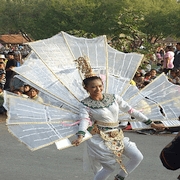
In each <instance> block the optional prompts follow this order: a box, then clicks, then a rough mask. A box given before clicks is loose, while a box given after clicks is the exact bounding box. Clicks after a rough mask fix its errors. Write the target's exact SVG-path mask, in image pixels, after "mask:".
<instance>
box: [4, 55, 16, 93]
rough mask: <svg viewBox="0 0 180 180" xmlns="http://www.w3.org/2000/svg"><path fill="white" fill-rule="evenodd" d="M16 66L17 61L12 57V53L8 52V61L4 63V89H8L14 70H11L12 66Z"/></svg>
mask: <svg viewBox="0 0 180 180" xmlns="http://www.w3.org/2000/svg"><path fill="white" fill-rule="evenodd" d="M16 66H17V61H16V60H15V59H14V53H13V52H9V53H8V61H7V63H6V83H5V87H4V89H5V90H10V82H11V79H12V78H13V76H14V74H15V73H14V71H12V68H13V67H16Z"/></svg>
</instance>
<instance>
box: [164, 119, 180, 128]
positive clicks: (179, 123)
mask: <svg viewBox="0 0 180 180" xmlns="http://www.w3.org/2000/svg"><path fill="white" fill-rule="evenodd" d="M162 123H163V124H164V125H165V126H166V127H177V126H180V121H179V120H168V121H163V122H162Z"/></svg>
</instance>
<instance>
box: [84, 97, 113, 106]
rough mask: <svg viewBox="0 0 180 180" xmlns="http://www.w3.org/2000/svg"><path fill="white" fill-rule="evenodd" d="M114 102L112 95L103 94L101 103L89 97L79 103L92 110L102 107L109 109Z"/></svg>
mask: <svg viewBox="0 0 180 180" xmlns="http://www.w3.org/2000/svg"><path fill="white" fill-rule="evenodd" d="M114 100H115V95H114V94H103V99H102V100H101V101H96V100H93V99H91V98H90V97H88V98H86V99H84V100H83V101H81V102H82V103H83V104H84V105H85V106H88V107H90V108H92V109H99V108H104V107H109V106H110V105H112V104H113V102H114Z"/></svg>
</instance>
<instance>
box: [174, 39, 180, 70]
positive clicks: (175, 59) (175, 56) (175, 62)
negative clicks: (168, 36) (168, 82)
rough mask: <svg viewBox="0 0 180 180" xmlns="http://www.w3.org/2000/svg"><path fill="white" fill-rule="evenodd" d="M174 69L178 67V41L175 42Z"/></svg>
mask: <svg viewBox="0 0 180 180" xmlns="http://www.w3.org/2000/svg"><path fill="white" fill-rule="evenodd" d="M173 64H174V69H180V42H178V43H177V44H176V51H175V54H174V62H173Z"/></svg>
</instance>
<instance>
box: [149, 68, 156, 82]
mask: <svg viewBox="0 0 180 180" xmlns="http://www.w3.org/2000/svg"><path fill="white" fill-rule="evenodd" d="M150 74H151V80H154V79H155V78H156V77H157V71H156V70H155V69H151V71H150Z"/></svg>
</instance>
